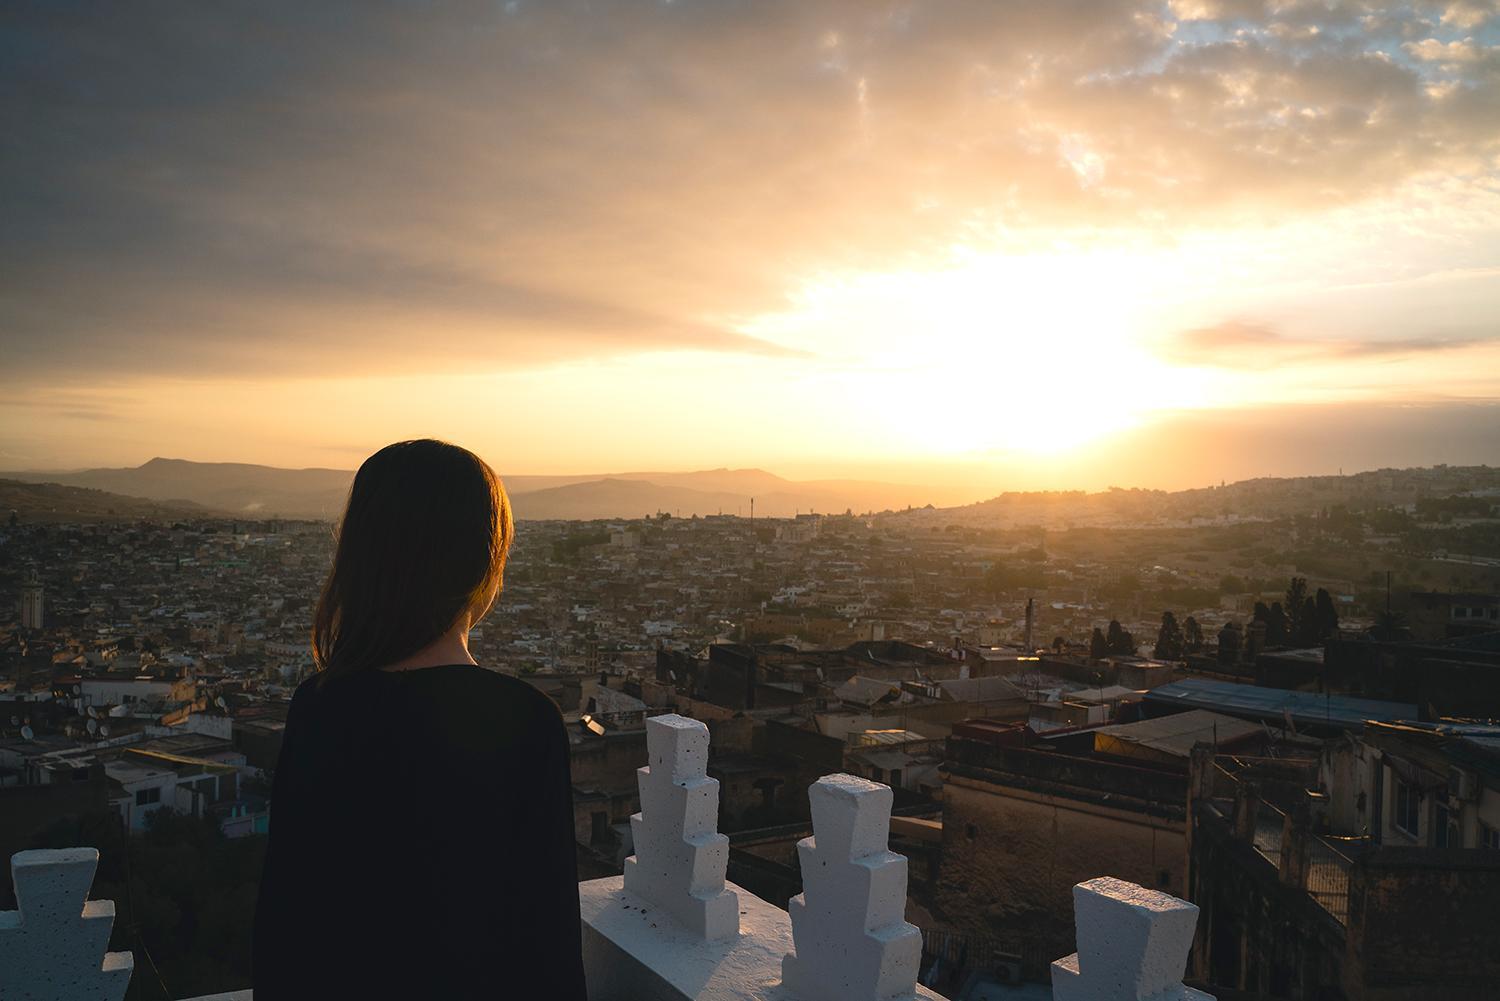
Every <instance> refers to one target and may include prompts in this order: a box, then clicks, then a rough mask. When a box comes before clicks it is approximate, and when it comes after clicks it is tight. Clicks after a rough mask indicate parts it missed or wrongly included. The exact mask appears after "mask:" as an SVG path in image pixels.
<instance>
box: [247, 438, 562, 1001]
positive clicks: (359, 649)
mask: <svg viewBox="0 0 1500 1001" xmlns="http://www.w3.org/2000/svg"><path fill="white" fill-rule="evenodd" d="M512 534H513V528H512V521H511V514H510V505H509V502H508V500H507V499H506V496H505V492H504V489H503V487H502V486H501V485H500V482H499V480H498V479H497V478H496V477H495V474H494V473H493V472H492V471H491V470H490V468H489V467H488V466H487V465H485V464H484V462H482V461H481V460H480V459H479V458H478V457H476V456H474V455H473V454H471V453H469V452H467V451H465V450H464V449H461V448H458V447H457V446H454V445H448V444H445V443H443V442H436V441H413V442H401V443H398V444H395V445H391V446H388V447H386V448H384V449H381V450H380V451H379V452H377V453H375V455H373V456H371V457H370V458H369V459H368V460H366V462H365V463H364V465H363V466H361V467H360V469H359V472H358V473H357V474H356V476H355V478H354V485H353V487H352V489H351V491H350V495H349V505H348V509H347V511H346V512H345V515H344V520H343V524H342V526H341V528H340V532H339V541H338V550H337V554H336V556H335V558H334V565H333V570H332V572H331V573H330V574H329V577H328V581H327V583H326V584H325V586H324V589H323V594H322V597H321V598H320V599H319V602H318V607H317V611H316V614H315V617H314V628H313V653H314V659H315V661H316V662H317V664H318V667H319V668H320V669H321V670H320V672H319V673H318V674H316V675H314V676H313V677H312V678H310V679H309V680H308V681H306V682H304V683H303V684H302V685H301V686H300V687H299V688H298V689H297V692H296V695H295V697H294V698H293V699H292V705H291V710H290V714H289V715H288V717H287V725H286V731H285V740H284V742H283V745H282V751H281V757H280V760H279V762H278V764H277V767H276V773H275V780H274V785H273V791H272V796H271V810H272V821H271V838H270V846H269V850H268V852H267V856H266V864H265V872H264V875H263V876H262V879H261V886H260V900H259V904H258V906H257V908H256V915H255V939H254V989H255V997H256V1001H278V999H283V998H308V999H319V1001H324V999H327V998H331V997H348V998H368V997H380V998H386V997H389V998H403V999H410V998H480V997H483V998H497V997H508V996H510V995H511V994H513V993H517V992H520V993H531V992H532V986H540V987H541V993H542V994H545V995H546V996H547V997H548V998H566V999H569V1001H583V999H584V984H583V963H582V957H581V945H580V928H579V916H578V873H577V863H576V858H575V855H574V833H573V811H572V789H571V784H570V781H569V769H568V739H567V734H566V732H565V731H564V729H563V723H562V718H561V716H560V714H559V713H558V710H557V707H556V706H555V705H553V703H552V702H551V700H550V699H548V698H547V697H546V696H545V695H543V694H541V693H540V692H539V691H537V690H536V689H535V688H532V687H531V686H530V685H528V684H526V683H525V682H523V681H519V680H517V679H514V678H510V677H506V676H504V675H500V674H496V673H493V672H491V671H487V670H485V669H483V668H481V667H478V666H476V665H475V663H474V660H473V658H472V657H470V656H469V651H468V642H467V640H468V632H469V629H470V627H471V626H472V625H473V624H474V623H476V622H478V621H479V619H480V618H482V617H483V616H484V614H485V613H486V612H487V611H488V610H489V608H490V606H491V605H492V604H493V602H494V600H495V598H496V596H497V595H498V594H499V591H500V583H501V575H502V571H503V569H504V565H505V556H506V552H507V550H508V548H509V545H510V541H511V536H512ZM523 984H524V985H532V986H526V987H523V986H522V985H523Z"/></svg>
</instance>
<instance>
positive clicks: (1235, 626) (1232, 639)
mask: <svg viewBox="0 0 1500 1001" xmlns="http://www.w3.org/2000/svg"><path fill="white" fill-rule="evenodd" d="M1244 645H1245V632H1244V630H1243V629H1241V628H1240V624H1239V623H1238V622H1226V623H1224V628H1223V629H1220V630H1219V663H1220V664H1233V663H1235V662H1237V661H1238V660H1239V659H1240V650H1241V648H1243V647H1244Z"/></svg>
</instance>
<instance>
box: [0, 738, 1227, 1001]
mask: <svg viewBox="0 0 1500 1001" xmlns="http://www.w3.org/2000/svg"><path fill="white" fill-rule="evenodd" d="M646 726H647V741H648V745H649V750H650V760H651V761H652V762H653V763H654V764H652V765H651V766H649V767H646V768H642V769H640V770H639V773H638V775H639V783H640V794H641V812H640V813H638V814H636V815H635V816H633V817H632V818H631V827H632V830H633V833H634V843H635V850H636V854H635V855H634V856H632V857H631V858H629V859H627V860H626V865H625V874H624V875H623V876H614V877H609V878H605V879H596V880H589V881H587V882H584V883H580V884H579V900H580V905H581V912H582V918H583V956H584V967H585V972H586V975H587V978H588V983H589V985H590V988H589V996H590V998H592V999H596V1001H616V999H618V1001H685V999H689V998H694V999H702V1001H919V999H930V1001H940V999H939V995H936V994H934V993H933V992H931V991H929V990H928V989H927V988H925V987H923V986H921V985H920V984H918V983H917V974H918V961H919V959H920V955H921V948H922V940H921V936H920V934H919V933H918V930H917V929H916V928H915V927H914V926H913V925H911V924H908V923H907V922H906V920H905V909H906V867H907V861H906V858H905V856H903V855H900V854H898V853H896V852H892V851H890V850H889V833H890V824H891V803H892V792H891V790H890V788H889V787H887V786H884V785H881V784H879V783H876V782H870V781H868V780H865V779H861V778H856V777H855V776H852V775H827V776H824V777H823V778H822V779H819V780H818V781H817V782H816V783H814V785H813V786H812V787H811V789H810V790H809V799H810V801H811V807H812V818H813V835H812V837H809V838H804V839H803V840H802V841H801V842H799V844H798V845H797V851H798V854H799V856H800V857H801V860H802V871H803V873H804V884H803V892H802V893H801V894H799V895H797V896H795V897H793V898H792V899H791V901H790V904H789V906H788V910H787V911H782V910H781V909H779V908H777V907H775V906H773V905H771V904H769V903H767V902H765V901H764V900H761V899H759V898H758V897H756V896H755V895H754V894H752V893H750V892H749V891H747V890H745V889H743V888H741V887H739V886H736V885H735V884H734V883H731V882H728V881H727V880H726V879H725V873H726V867H727V862H728V854H729V853H728V838H726V837H725V836H724V835H722V834H719V833H718V832H717V831H716V830H715V829H714V826H715V823H714V818H715V816H716V812H717V806H718V793H719V784H718V782H717V781H716V780H715V779H712V778H709V777H708V775H707V762H708V740H709V737H708V729H707V727H706V726H704V724H703V723H701V722H698V721H696V720H690V719H687V718H685V717H682V716H676V715H668V716H657V717H653V718H652V719H650V720H649V721H648V722H647V724H646ZM98 858H99V855H98V852H97V851H95V850H94V849H92V848H71V849H63V850H45V851H29V852H19V853H17V854H16V855H15V856H13V857H12V859H11V870H12V873H13V876H14V882H15V888H16V897H17V900H18V901H19V909H18V910H17V911H11V912H3V913H0V970H3V971H4V972H5V974H6V976H5V979H4V980H3V981H0V1001H13V999H19V998H32V997H44V996H45V997H68V998H72V997H78V998H83V997H88V998H98V999H100V1001H119V999H121V998H123V997H124V994H125V990H126V987H127V986H128V984H129V981H130V978H131V975H132V972H133V970H134V957H133V956H132V955H131V954H130V953H128V952H113V953H106V952H105V951H104V950H105V944H104V943H105V942H107V940H108V938H109V931H110V927H111V925H112V924H113V922H114V916H115V911H114V904H113V903H112V902H110V901H104V900H88V899H87V896H88V891H89V887H90V885H91V883H92V881H93V876H94V870H95V868H96V866H97V864H98ZM455 892H457V888H455ZM1073 901H1074V917H1075V922H1076V927H1077V933H1078V952H1077V953H1075V954H1074V955H1071V956H1067V957H1065V958H1062V959H1059V960H1058V961H1057V962H1056V963H1054V964H1053V966H1052V980H1053V988H1052V994H1053V997H1055V998H1056V999H1058V1001H1084V999H1115V1001H1147V999H1151V1001H1158V999H1168V998H1170V999H1174V1001H1199V999H1203V1001H1207V995H1204V994H1201V993H1200V992H1197V991H1193V990H1190V989H1188V988H1185V987H1183V986H1182V975H1183V972H1184V970H1185V969H1186V964H1187V958H1188V950H1189V948H1190V947H1191V945H1192V940H1193V932H1194V928H1195V926H1196V923H1197V915H1198V908H1197V907H1196V906H1194V905H1193V904H1190V903H1188V902H1186V901H1183V900H1179V899H1177V898H1175V897H1172V896H1169V895H1168V894H1165V893H1161V892H1159V891H1156V890H1148V889H1145V888H1143V887H1139V886H1135V885H1134V884H1130V883H1126V882H1123V881H1121V880H1118V879H1113V878H1109V877H1104V878H1099V879H1092V880H1088V881H1086V882H1083V883H1080V884H1078V885H1077V886H1075V887H1074V888H1073ZM516 904H517V905H518V906H520V905H523V904H524V902H516ZM251 998H252V994H251V992H250V991H240V992H235V993H232V994H223V995H214V996H213V998H212V999H210V998H200V999H194V1001H250V999H251Z"/></svg>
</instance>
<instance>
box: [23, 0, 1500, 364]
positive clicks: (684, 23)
mask: <svg viewBox="0 0 1500 1001" xmlns="http://www.w3.org/2000/svg"><path fill="white" fill-rule="evenodd" d="M84 6H85V7H86V8H87V9H86V10H83V11H79V10H77V9H76V8H74V7H69V8H67V9H62V8H59V7H57V6H55V5H48V4H33V5H11V6H9V7H7V8H6V9H5V11H4V13H3V14H0V217H3V218H4V219H5V221H6V225H5V226H4V227H3V230H0V274H3V275H4V278H3V279H0V281H3V286H0V329H3V330H5V331H6V338H7V342H8V350H7V356H8V357H7V371H8V378H10V379H12V380H14V379H18V378H33V377H35V378H48V379H62V378H79V379H98V378H115V377H125V376H128V375H130V374H131V373H137V372H142V371H151V372H158V373H168V374H181V375H188V376H193V375H201V374H213V375H216V376H220V377H222V376H224V375H226V374H230V375H241V374H242V375H246V376H258V375H262V374H269V373H303V372H308V371H316V372H321V373H328V372H343V373H347V374H350V375H358V374H361V373H366V372H388V371H393V370H401V371H406V370H413V369H426V370H433V371H454V370H465V369H491V368H504V367H515V366H525V365H536V364H545V363H548V362H551V361H556V360H560V359H569V358H577V357H579V356H597V355H610V354H620V353H629V352H638V351H655V350H669V349H679V350H680V349H686V350H699V351H719V352H731V353H740V352H757V353H764V352H775V351H781V350H786V349H782V348H775V347H772V346H769V345H766V344H763V343H761V342H758V341H755V340H753V339H751V338H747V337H745V336H743V335H742V334H740V333H738V331H739V330H740V329H742V328H744V326H745V321H746V320H747V318H751V317H755V316H759V315H763V314H766V313H771V312H776V311H778V310H780V309H783V308H785V306H786V304H787V301H788V296H789V294H790V293H791V292H792V291H793V290H794V289H795V288H796V287H798V286H799V284H800V283H801V282H803V281H804V280H805V279H806V277H807V276H808V275H810V274H818V273H825V272H837V271H841V270H856V269H872V270H882V271H890V270H897V269H899V268H900V267H901V266H902V265H903V264H904V263H905V262H909V261H920V260H925V259H929V258H930V257H931V255H933V254H935V253H938V252H941V251H943V250H945V249H946V248H948V247H950V246H951V245H952V244H953V243H954V242H955V240H960V239H971V238H973V239H983V238H984V237H985V235H986V234H990V233H994V232H996V231H998V230H1001V229H1003V230H1005V231H1006V232H1012V233H1014V232H1038V233H1045V232H1047V231H1048V230H1049V228H1066V227H1072V226H1081V225H1086V226H1098V227H1123V228H1130V227H1141V226H1148V227H1171V226H1183V227H1190V226H1200V225H1202V226H1207V225H1219V224H1224V225H1234V224H1238V223H1239V222H1243V221H1245V220H1252V221H1257V222H1258V221H1261V220H1265V219H1277V218H1285V217H1287V216H1289V215H1297V214H1301V213H1309V212H1317V211H1321V210H1323V209H1325V208H1327V207H1328V206H1330V205H1339V204H1348V203H1351V202H1356V201H1358V200H1360V199H1363V198H1368V197H1371V196H1372V195H1377V194H1380V193H1382V192H1385V191H1389V190H1392V189H1394V188H1395V187H1397V186H1399V185H1402V184H1404V183H1406V182H1408V181H1409V180H1411V179H1412V178H1414V177H1418V176H1422V175H1424V174H1425V173H1431V172H1446V173H1448V174H1462V173H1464V172H1465V171H1467V172H1469V173H1470V174H1475V173H1478V174H1483V173H1485V172H1487V171H1490V170H1492V169H1493V168H1492V164H1493V157H1494V155H1495V154H1496V152H1497V149H1500V146H1497V140H1496V136H1497V135H1500V95H1497V93H1496V89H1497V87H1500V73H1497V72H1496V70H1495V68H1494V66H1493V60H1492V59H1489V58H1488V57H1486V58H1480V59H1474V60H1466V59H1445V60H1429V59H1427V57H1426V56H1425V55H1423V53H1426V52H1428V51H1436V50H1435V49H1434V46H1442V47H1443V51H1445V52H1447V51H1449V50H1450V49H1451V48H1452V46H1454V45H1460V46H1463V45H1466V44H1468V43H1466V42H1464V41H1463V39H1462V38H1454V37H1452V35H1453V30H1455V29H1454V27H1453V26H1458V27H1457V30H1463V31H1469V30H1471V23H1472V24H1478V23H1480V22H1478V21H1474V18H1476V17H1478V16H1479V14H1478V12H1479V11H1480V8H1479V7H1478V6H1477V5H1472V4H1467V5H1466V4H1457V5H1448V6H1445V7H1442V8H1438V7H1433V8H1432V11H1431V13H1432V17H1434V18H1438V17H1441V18H1442V19H1443V21H1444V23H1445V24H1446V25H1447V26H1448V27H1443V28H1442V30H1441V31H1439V32H1438V33H1437V34H1434V33H1433V32H1434V31H1436V30H1437V29H1436V28H1435V27H1434V26H1433V25H1430V24H1428V23H1427V22H1426V21H1425V20H1424V19H1423V16H1421V15H1418V14H1415V13H1413V12H1412V11H1411V9H1410V7H1408V6H1407V5H1405V4H1394V3H1392V4H1384V3H1378V2H1372V3H1344V2H1336V3H1332V4H1323V3H1318V4H1300V3H1290V4H1288V3H1278V4H1277V5H1275V6H1276V9H1275V10H1274V12H1272V11H1270V9H1269V8H1267V7H1266V5H1264V4H1262V3H1259V2H1244V0H1192V2H1174V3H1173V4H1172V5H1171V9H1170V11H1169V12H1168V13H1172V12H1175V13H1172V16H1170V17H1167V16H1164V15H1163V9H1162V8H1161V7H1160V5H1158V4H1156V3H1148V2H1145V0H1056V2H1053V3H1049V4H995V3H992V2H990V0H967V2H954V3H947V4H941V5H939V4H926V3H910V4H902V5H897V6H887V5H870V4H867V3H863V2H855V0H843V2H833V0H797V2H793V0H782V2H770V3H765V4H755V5H733V4H715V3H704V2H683V3H676V4H662V3H653V2H644V0H619V2H612V3H603V4H599V3H592V4H590V3H583V2H568V0H556V2H547V3H541V2H524V0H523V2H518V3H512V4H505V5H497V4H478V3H437V4H432V5H428V6H425V7H423V8H422V9H421V11H420V12H418V11H414V10H412V9H411V8H407V7H383V6H374V5H367V4H355V3H333V2H331V3H320V4H316V5H312V4H301V3H292V2H290V0H286V2H280V3H276V2H273V3H268V4H262V5H256V6H255V7H254V8H253V9H251V8H213V9H210V8H209V7H206V6H186V7H184V6H180V5H176V4H168V3H151V4H145V5H129V6H128V7H127V6H122V5H117V4H105V3H99V4H94V5H88V4H85V5H84ZM1424 9H1425V8H1424ZM1362 17H1363V18H1366V19H1367V22H1366V24H1365V28H1364V29H1363V30H1360V28H1359V25H1360V20H1359V19H1360V18H1362ZM1465 37H1467V36H1465ZM1403 43H1409V44H1410V46H1411V47H1410V48H1409V49H1407V50H1404V52H1403V50H1402V49H1400V45H1401V44H1403ZM1463 51H1465V52H1467V51H1468V50H1467V49H1464V50H1463ZM1393 53H1395V55H1393Z"/></svg>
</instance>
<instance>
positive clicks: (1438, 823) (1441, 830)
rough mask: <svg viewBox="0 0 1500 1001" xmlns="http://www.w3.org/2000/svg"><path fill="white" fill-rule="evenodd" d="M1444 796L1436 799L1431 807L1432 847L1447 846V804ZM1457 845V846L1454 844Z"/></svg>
mask: <svg viewBox="0 0 1500 1001" xmlns="http://www.w3.org/2000/svg"><path fill="white" fill-rule="evenodd" d="M1446 799H1447V797H1446V796H1443V797H1441V798H1439V799H1438V801H1437V803H1436V804H1434V805H1433V808H1432V847H1434V848H1447V847H1448V804H1447V803H1446V802H1445V800H1446ZM1454 847H1458V846H1456V845H1455V846H1454Z"/></svg>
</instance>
